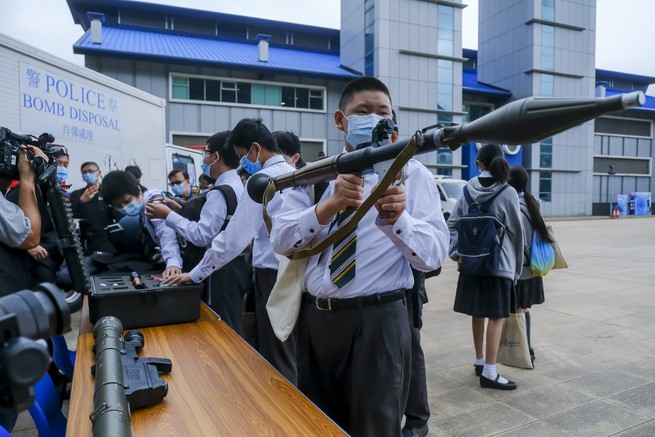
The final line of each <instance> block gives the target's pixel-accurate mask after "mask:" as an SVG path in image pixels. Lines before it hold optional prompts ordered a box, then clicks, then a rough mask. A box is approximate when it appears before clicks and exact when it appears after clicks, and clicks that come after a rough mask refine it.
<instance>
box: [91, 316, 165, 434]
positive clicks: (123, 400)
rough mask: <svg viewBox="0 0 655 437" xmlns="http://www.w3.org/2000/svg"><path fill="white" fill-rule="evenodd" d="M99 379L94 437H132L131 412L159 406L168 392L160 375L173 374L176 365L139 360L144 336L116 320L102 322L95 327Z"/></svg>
mask: <svg viewBox="0 0 655 437" xmlns="http://www.w3.org/2000/svg"><path fill="white" fill-rule="evenodd" d="M93 339H94V341H95V346H94V351H95V355H96V363H95V365H94V366H93V367H92V368H91V373H92V374H94V376H95V379H96V384H95V387H96V388H95V393H94V396H93V413H92V414H91V417H90V418H91V422H92V423H93V435H94V436H98V437H104V436H111V437H124V436H126V437H127V436H132V422H131V410H133V409H136V408H140V407H147V406H151V405H155V404H157V403H159V402H161V401H162V400H163V399H164V397H165V396H166V394H167V393H168V384H166V382H165V381H163V380H162V379H161V378H160V377H159V374H161V373H170V371H171V367H172V363H171V361H170V360H167V359H164V358H139V356H138V354H139V352H141V349H142V348H143V344H144V341H143V335H142V334H141V332H139V331H138V330H132V331H128V332H127V334H126V335H125V338H124V339H123V325H122V324H121V322H120V320H118V319H117V318H115V317H112V316H107V317H103V318H102V319H100V320H98V322H97V323H96V325H95V327H94V328H93Z"/></svg>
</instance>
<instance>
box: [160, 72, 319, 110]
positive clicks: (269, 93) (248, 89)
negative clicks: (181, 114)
mask: <svg viewBox="0 0 655 437" xmlns="http://www.w3.org/2000/svg"><path fill="white" fill-rule="evenodd" d="M171 85H172V90H171V98H173V99H191V100H200V101H206V102H224V103H239V104H242V105H261V106H276V107H280V106H283V107H287V108H299V109H313V110H318V111H324V110H325V108H324V99H325V97H324V94H325V91H324V90H322V89H315V88H309V87H301V86H299V87H293V86H288V87H281V86H278V85H273V84H266V83H257V82H254V83H251V82H233V81H225V80H217V79H203V78H191V77H180V76H172V84H171Z"/></svg>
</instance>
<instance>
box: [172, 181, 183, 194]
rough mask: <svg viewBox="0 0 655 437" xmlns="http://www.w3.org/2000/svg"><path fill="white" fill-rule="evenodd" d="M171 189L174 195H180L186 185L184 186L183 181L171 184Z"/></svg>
mask: <svg viewBox="0 0 655 437" xmlns="http://www.w3.org/2000/svg"><path fill="white" fill-rule="evenodd" d="M171 191H172V192H173V194H175V195H176V196H181V195H182V194H184V192H185V191H186V187H185V186H184V182H180V183H179V184H173V185H172V186H171Z"/></svg>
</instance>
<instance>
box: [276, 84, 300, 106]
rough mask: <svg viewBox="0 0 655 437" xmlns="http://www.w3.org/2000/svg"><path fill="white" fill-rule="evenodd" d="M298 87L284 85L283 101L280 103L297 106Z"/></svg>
mask: <svg viewBox="0 0 655 437" xmlns="http://www.w3.org/2000/svg"><path fill="white" fill-rule="evenodd" d="M295 91H296V89H295V88H292V87H289V86H283V87H282V102H281V103H280V104H281V105H282V106H285V107H287V108H295V107H296V93H295Z"/></svg>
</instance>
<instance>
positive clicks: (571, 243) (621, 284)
mask: <svg viewBox="0 0 655 437" xmlns="http://www.w3.org/2000/svg"><path fill="white" fill-rule="evenodd" d="M552 224H553V226H554V229H555V232H556V234H557V237H558V239H559V242H560V246H561V248H562V250H563V251H564V253H565V255H566V257H567V260H568V261H569V265H570V268H569V269H568V270H559V271H554V272H551V273H550V274H549V275H548V276H547V277H546V278H545V288H546V303H545V304H543V305H540V306H536V307H533V312H532V325H533V328H532V331H533V344H534V348H535V352H536V356H537V361H536V363H535V366H536V368H535V369H534V370H522V369H515V368H511V367H504V366H502V365H499V366H498V367H499V371H500V373H501V374H502V375H504V376H507V377H509V378H510V379H512V380H514V381H516V382H517V383H518V384H519V388H518V390H516V391H512V392H503V391H496V390H489V389H482V388H480V386H479V384H478V379H477V378H476V377H475V376H474V374H473V358H474V352H473V340H472V337H471V330H470V318H469V317H467V316H464V315H461V314H456V313H454V312H453V311H452V306H453V299H454V291H455V283H456V280H457V273H456V271H455V268H454V263H452V262H450V261H448V262H447V264H446V266H445V267H444V269H443V273H442V274H441V275H440V276H439V277H437V278H433V279H430V280H428V292H429V295H430V303H429V304H428V305H426V306H425V313H424V327H423V347H424V349H425V353H426V360H427V366H428V385H429V387H428V388H429V393H430V406H431V409H432V419H431V420H430V434H429V435H430V436H467V437H472V436H473V437H474V436H492V435H494V436H496V435H502V436H530V437H540V436H549V437H550V436H594V437H599V436H614V435H618V436H622V437H626V436H631V437H632V436H634V437H636V436H653V435H655V420H654V419H655V249H654V248H653V247H652V245H653V243H654V239H653V237H654V236H655V217H645V218H622V219H619V220H609V219H589V220H568V221H553V222H552ZM75 323H79V322H75ZM13 435H14V436H15V437H32V436H36V435H37V433H36V431H35V430H34V425H33V424H32V422H31V419H30V417H29V415H27V414H23V415H22V417H21V419H20V421H19V423H18V425H17V426H16V428H15V430H14V433H13Z"/></svg>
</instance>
